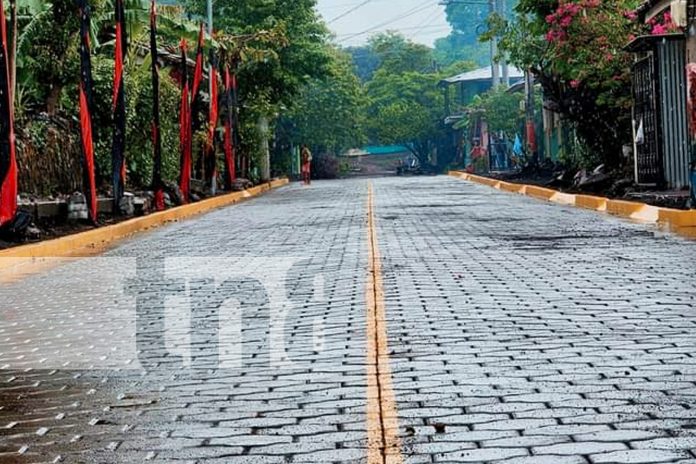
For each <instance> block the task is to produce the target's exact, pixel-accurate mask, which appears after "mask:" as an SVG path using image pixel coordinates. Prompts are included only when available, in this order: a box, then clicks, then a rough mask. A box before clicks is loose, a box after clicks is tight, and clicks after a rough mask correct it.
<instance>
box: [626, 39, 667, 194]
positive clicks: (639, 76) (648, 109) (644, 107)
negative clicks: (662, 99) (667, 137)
mask: <svg viewBox="0 0 696 464" xmlns="http://www.w3.org/2000/svg"><path fill="white" fill-rule="evenodd" d="M633 99H634V120H635V124H636V131H638V129H639V127H641V126H642V132H643V140H642V141H638V142H639V143H637V146H636V167H635V168H636V182H637V183H638V184H661V183H663V182H664V175H663V168H662V150H661V144H662V142H661V140H660V132H659V130H658V126H657V122H658V120H659V114H658V105H657V103H658V92H657V88H656V81H655V58H654V55H653V54H652V53H650V54H648V56H647V57H646V58H643V59H642V60H640V61H637V62H636V63H635V64H634V65H633Z"/></svg>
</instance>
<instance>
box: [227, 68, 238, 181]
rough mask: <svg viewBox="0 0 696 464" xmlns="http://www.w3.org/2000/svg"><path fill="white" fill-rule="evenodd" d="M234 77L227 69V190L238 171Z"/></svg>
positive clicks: (235, 178)
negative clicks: (234, 116) (234, 134)
mask: <svg viewBox="0 0 696 464" xmlns="http://www.w3.org/2000/svg"><path fill="white" fill-rule="evenodd" d="M233 80H234V78H233V76H232V75H230V69H229V67H227V68H225V106H226V111H227V117H226V118H225V169H226V171H227V172H226V178H225V183H226V185H225V187H226V188H227V190H231V189H232V182H234V181H235V180H237V171H236V167H235V150H234V143H233V141H232V137H233V133H232V131H233V130H234V128H233V122H232V121H233V114H232V111H233V105H232V102H233V94H232V92H233V89H234V87H235V86H234V85H233Z"/></svg>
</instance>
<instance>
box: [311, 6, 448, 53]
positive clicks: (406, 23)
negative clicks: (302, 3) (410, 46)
mask: <svg viewBox="0 0 696 464" xmlns="http://www.w3.org/2000/svg"><path fill="white" fill-rule="evenodd" d="M318 3H319V13H321V15H322V16H323V17H324V18H325V19H326V22H327V23H329V28H331V30H333V31H334V32H335V34H336V41H337V42H338V43H339V44H340V45H344V46H348V45H361V44H364V43H365V42H366V41H367V39H368V38H369V37H370V36H371V35H373V34H375V33H378V32H383V31H387V30H395V31H399V32H401V33H403V34H404V35H405V36H406V37H408V38H410V39H411V40H413V41H414V42H419V43H423V44H426V45H430V46H432V45H433V42H434V41H435V39H438V38H440V37H445V36H447V35H448V34H449V32H450V30H451V28H450V27H449V25H448V24H447V21H446V19H445V7H444V6H442V5H440V4H439V3H440V2H439V0H319V2H318ZM363 3H364V5H362V6H360V5H361V4H363ZM353 9H355V11H352V12H350V10H353ZM344 14H345V16H343V17H341V18H340V19H336V20H335V21H332V20H334V19H335V18H338V17H339V16H342V15H344ZM368 30H369V31H368Z"/></svg>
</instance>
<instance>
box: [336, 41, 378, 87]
mask: <svg viewBox="0 0 696 464" xmlns="http://www.w3.org/2000/svg"><path fill="white" fill-rule="evenodd" d="M344 51H345V52H346V53H348V54H349V55H350V56H351V59H352V61H353V70H354V72H355V74H356V75H357V76H358V78H359V79H360V81H361V82H367V81H369V80H370V79H372V76H373V75H374V74H375V71H377V69H379V65H380V60H379V57H378V56H377V54H376V53H375V52H374V50H372V47H370V46H369V45H364V46H361V47H348V48H346V49H345V50H344Z"/></svg>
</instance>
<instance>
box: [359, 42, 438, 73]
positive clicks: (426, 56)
mask: <svg viewBox="0 0 696 464" xmlns="http://www.w3.org/2000/svg"><path fill="white" fill-rule="evenodd" d="M369 46H370V48H371V49H372V51H373V53H374V54H375V55H376V56H377V58H378V59H379V62H380V65H379V69H380V70H382V71H385V72H388V73H393V74H401V73H405V72H422V73H425V72H432V71H434V68H435V59H434V56H433V50H432V49H431V48H428V47H426V46H425V45H421V44H417V43H414V42H412V41H410V40H408V39H407V38H406V37H404V36H403V35H401V34H399V33H396V32H385V33H382V34H377V35H375V36H373V37H371V38H370V40H369Z"/></svg>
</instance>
